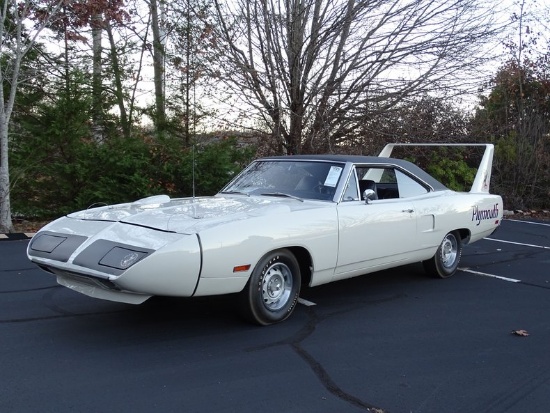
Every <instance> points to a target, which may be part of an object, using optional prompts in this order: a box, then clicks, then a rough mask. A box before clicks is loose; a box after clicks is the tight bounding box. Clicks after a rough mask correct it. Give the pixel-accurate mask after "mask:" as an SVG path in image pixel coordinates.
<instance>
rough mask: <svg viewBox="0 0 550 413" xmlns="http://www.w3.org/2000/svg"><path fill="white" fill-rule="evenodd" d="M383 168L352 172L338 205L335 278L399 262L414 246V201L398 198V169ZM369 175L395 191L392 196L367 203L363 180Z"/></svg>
mask: <svg viewBox="0 0 550 413" xmlns="http://www.w3.org/2000/svg"><path fill="white" fill-rule="evenodd" d="M384 169H385V170H381V168H368V170H367V172H366V173H365V172H364V171H363V170H362V169H361V168H356V170H355V171H352V174H351V175H350V180H349V183H348V186H347V188H346V190H345V195H344V197H343V200H342V202H340V203H339V205H338V221H339V222H338V230H339V244H338V262H337V267H336V270H335V279H338V278H347V277H352V276H355V275H359V274H361V273H366V272H370V271H374V270H377V269H381V268H383V267H388V266H394V265H399V264H398V263H399V262H401V261H406V260H407V259H408V258H409V257H410V253H411V251H413V250H414V249H415V244H416V239H417V234H416V213H415V211H414V207H413V203H412V202H411V201H409V200H408V199H406V198H399V194H398V190H397V180H396V179H395V172H394V171H393V169H391V168H384ZM357 172H359V174H358V173H357ZM392 176H393V178H392ZM384 177H386V178H384ZM366 178H374V179H372V180H371V179H369V181H377V182H376V184H377V185H379V186H380V187H381V188H380V190H379V191H378V192H380V194H383V193H386V194H392V195H389V196H391V197H390V198H384V197H383V196H382V197H379V199H377V200H369V201H368V203H366V202H365V201H364V200H362V199H360V198H361V196H360V195H359V188H360V186H361V185H360V183H361V181H363V180H365V179H366ZM388 178H389V179H388ZM392 179H393V182H391V181H392ZM354 188H357V189H354Z"/></svg>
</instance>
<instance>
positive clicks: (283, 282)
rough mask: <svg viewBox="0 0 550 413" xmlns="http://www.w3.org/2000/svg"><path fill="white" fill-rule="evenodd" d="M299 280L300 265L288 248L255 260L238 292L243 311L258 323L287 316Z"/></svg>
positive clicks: (279, 319)
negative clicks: (244, 285)
mask: <svg viewBox="0 0 550 413" xmlns="http://www.w3.org/2000/svg"><path fill="white" fill-rule="evenodd" d="M301 282H302V280H301V274H300V266H299V265H298V261H297V260H296V257H295V256H294V255H293V254H292V253H291V252H290V251H289V250H286V249H280V250H276V251H272V252H270V253H269V254H267V255H265V256H264V257H263V258H262V259H261V260H260V261H259V262H258V264H256V267H255V268H254V271H253V272H252V275H251V276H250V279H249V280H248V283H247V284H246V287H245V289H244V290H243V291H242V292H241V309H242V312H243V315H244V316H245V317H246V318H247V319H248V320H249V321H252V322H254V323H256V324H260V325H269V324H273V323H278V322H280V321H283V320H285V319H287V318H288V317H289V316H290V315H291V314H292V312H293V311H294V308H295V307H296V303H297V302H298V297H299V295H300V285H301Z"/></svg>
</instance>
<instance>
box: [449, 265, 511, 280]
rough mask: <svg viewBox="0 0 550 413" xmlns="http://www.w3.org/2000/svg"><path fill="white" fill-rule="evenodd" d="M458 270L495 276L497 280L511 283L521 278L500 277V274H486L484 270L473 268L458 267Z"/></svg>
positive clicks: (484, 275)
mask: <svg viewBox="0 0 550 413" xmlns="http://www.w3.org/2000/svg"><path fill="white" fill-rule="evenodd" d="M459 271H464V272H469V273H470V274H475V275H481V276H483V277H491V278H497V279H499V280H502V281H508V282H511V283H519V282H521V280H516V279H515V278H507V277H501V276H500V275H494V274H488V273H486V272H480V271H474V270H470V269H468V268H459Z"/></svg>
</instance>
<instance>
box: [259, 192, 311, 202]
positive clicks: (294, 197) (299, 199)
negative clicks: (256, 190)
mask: <svg viewBox="0 0 550 413" xmlns="http://www.w3.org/2000/svg"><path fill="white" fill-rule="evenodd" d="M260 195H263V196H281V197H286V198H292V199H295V200H297V201H300V202H304V200H303V199H302V198H299V197H297V196H294V195H290V194H285V193H284V192H265V193H263V194H260Z"/></svg>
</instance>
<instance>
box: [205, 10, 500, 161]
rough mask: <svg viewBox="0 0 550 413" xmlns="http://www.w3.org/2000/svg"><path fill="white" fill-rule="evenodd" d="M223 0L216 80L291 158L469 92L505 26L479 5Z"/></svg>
mask: <svg viewBox="0 0 550 413" xmlns="http://www.w3.org/2000/svg"><path fill="white" fill-rule="evenodd" d="M223 1H224V0H214V4H215V11H216V17H215V19H216V21H215V23H214V25H213V26H214V27H215V30H216V33H215V34H216V41H217V44H218V47H217V49H216V50H215V53H216V54H217V55H218V57H219V65H218V66H217V67H216V72H215V73H214V74H215V75H217V76H219V77H220V79H221V80H222V81H224V82H225V84H226V86H227V87H228V89H229V91H230V93H232V94H233V95H234V96H238V98H240V99H241V100H242V101H243V103H244V104H245V105H247V107H248V108H250V106H252V108H254V109H255V110H256V113H257V114H259V116H260V117H261V118H262V119H263V121H264V122H265V124H266V125H267V126H268V128H269V129H270V131H271V134H272V136H273V137H274V138H276V139H279V142H280V146H281V151H283V152H286V153H300V152H319V151H332V150H334V145H337V144H339V143H340V142H342V141H345V140H346V137H347V136H349V135H350V134H351V133H352V132H353V131H355V130H356V129H358V128H359V127H360V125H361V124H362V123H363V122H364V121H365V120H366V119H369V118H370V117H371V116H373V114H376V113H380V112H384V111H386V110H388V109H390V108H392V107H394V106H395V105H397V104H399V103H400V102H403V101H404V100H406V99H409V98H411V97H418V96H422V95H425V94H429V93H431V94H439V95H442V94H449V93H453V92H456V91H458V90H462V91H463V90H464V89H465V88H467V87H471V86H472V85H473V84H474V83H475V82H474V80H473V78H472V73H473V71H474V70H475V69H476V68H478V67H479V65H480V64H481V63H482V62H484V61H485V59H487V57H488V56H487V48H486V47H485V48H484V46H485V45H486V44H487V42H488V41H489V40H491V39H493V36H494V35H495V34H496V33H497V32H498V31H499V29H500V26H499V25H498V24H497V21H496V19H495V16H494V13H495V12H494V9H493V8H492V7H493V6H494V4H490V3H489V2H486V1H481V0H454V1H448V0H433V1H421V0H374V1H360V0H257V1H252V2H250V1H248V0H232V1H227V2H226V3H223ZM475 80H476V81H477V82H479V77H477V78H476V79H475Z"/></svg>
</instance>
